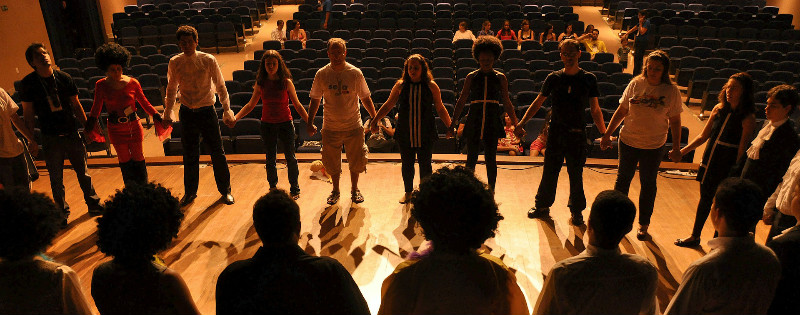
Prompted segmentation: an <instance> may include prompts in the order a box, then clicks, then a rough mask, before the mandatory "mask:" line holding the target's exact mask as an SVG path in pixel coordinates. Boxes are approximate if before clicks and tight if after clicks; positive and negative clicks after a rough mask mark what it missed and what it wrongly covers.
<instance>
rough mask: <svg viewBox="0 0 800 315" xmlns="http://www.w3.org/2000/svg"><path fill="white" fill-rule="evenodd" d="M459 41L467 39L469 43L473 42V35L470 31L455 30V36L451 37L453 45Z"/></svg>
mask: <svg viewBox="0 0 800 315" xmlns="http://www.w3.org/2000/svg"><path fill="white" fill-rule="evenodd" d="M459 39H469V40H471V41H475V35H473V34H472V31H470V30H466V31H463V32H462V31H461V30H457V31H456V34H455V35H454V36H453V42H454V43H455V42H456V41H457V40H459Z"/></svg>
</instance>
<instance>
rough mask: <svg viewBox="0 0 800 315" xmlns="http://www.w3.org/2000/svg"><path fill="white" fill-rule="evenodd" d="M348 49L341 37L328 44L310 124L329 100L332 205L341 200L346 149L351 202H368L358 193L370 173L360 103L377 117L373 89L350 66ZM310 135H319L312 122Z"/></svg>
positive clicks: (325, 158) (326, 136)
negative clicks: (364, 175) (360, 181)
mask: <svg viewBox="0 0 800 315" xmlns="http://www.w3.org/2000/svg"><path fill="white" fill-rule="evenodd" d="M346 57H347V46H346V45H345V42H344V40H343V39H341V38H331V39H330V40H329V41H328V58H329V59H330V61H331V62H330V63H329V64H328V65H326V66H325V67H322V68H321V69H319V71H317V74H316V76H314V84H313V85H312V86H311V93H310V96H311V104H310V105H309V109H308V115H309V116H308V117H309V121H310V122H313V120H312V119H313V117H314V116H315V115H316V114H317V110H318V109H319V105H320V101H321V99H322V98H323V97H324V98H325V112H324V115H323V119H322V164H323V165H324V166H325V170H326V171H327V172H328V174H330V175H331V181H332V182H333V191H331V195H330V196H328V200H327V202H328V204H330V205H333V204H336V203H337V202H338V201H339V195H340V194H339V178H340V177H341V172H342V154H341V152H342V146H344V149H345V153H346V154H347V163H348V165H349V168H350V182H351V183H352V187H351V191H350V194H351V199H352V200H353V202H355V203H361V202H363V201H364V196H362V195H361V191H359V190H358V175H359V174H360V173H362V172H365V171H366V170H367V153H368V150H367V146H366V145H365V144H364V129H362V127H361V112H360V111H359V107H358V101H359V100H361V103H362V104H363V105H364V108H365V109H366V110H367V112H368V113H369V114H370V116H372V117H375V105H374V104H373V103H372V98H370V92H369V87H368V86H367V81H366V80H365V79H364V74H362V73H361V70H359V69H358V68H356V67H354V66H353V65H351V64H349V63H347V61H346V59H345V58H346ZM307 126H308V127H307V128H308V132H309V134H313V133H314V132H316V129H315V127H314V126H313V124H312V123H308V124H307Z"/></svg>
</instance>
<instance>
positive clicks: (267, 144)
mask: <svg viewBox="0 0 800 315" xmlns="http://www.w3.org/2000/svg"><path fill="white" fill-rule="evenodd" d="M294 136H295V134H294V124H293V123H292V121H291V120H290V121H287V122H282V123H277V124H272V123H266V122H261V140H262V141H264V148H266V150H267V182H268V183H269V187H275V186H277V185H278V169H277V167H276V159H277V155H278V140H280V142H281V146H282V148H283V156H284V157H285V158H286V168H287V169H288V171H289V185H291V192H292V193H300V185H299V184H298V183H297V177H299V176H300V170H299V169H298V167H297V159H296V158H295V157H294Z"/></svg>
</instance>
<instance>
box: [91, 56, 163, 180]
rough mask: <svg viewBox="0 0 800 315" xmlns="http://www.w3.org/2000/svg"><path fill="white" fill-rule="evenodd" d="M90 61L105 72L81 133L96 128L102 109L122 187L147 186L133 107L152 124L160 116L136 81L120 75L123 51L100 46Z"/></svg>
mask: <svg viewBox="0 0 800 315" xmlns="http://www.w3.org/2000/svg"><path fill="white" fill-rule="evenodd" d="M94 58H95V62H96V63H97V67H98V68H100V69H102V70H103V71H105V72H106V77H105V78H102V79H100V80H98V81H97V84H95V89H94V104H93V105H92V112H91V113H90V114H89V117H88V118H87V120H86V126H85V130H86V131H87V132H90V131H91V130H92V129H94V128H96V126H97V119H98V117H100V111H102V110H103V106H105V107H106V111H107V112H108V134H109V137H110V138H111V143H112V144H113V145H114V149H115V150H116V151H117V159H119V168H120V170H121V171H122V179H123V181H125V184H126V185H128V184H130V183H137V184H144V183H147V182H148V179H147V166H146V164H145V162H144V153H143V152H142V139H143V133H144V128H142V123H141V122H139V117H138V116H136V103H137V102H138V103H139V106H141V107H142V109H144V111H145V112H147V113H148V114H150V115H152V116H153V119H154V120H155V121H156V123H160V122H161V115H160V114H159V113H158V112H157V111H156V109H155V108H154V107H153V105H150V102H149V101H148V100H147V98H146V97H145V96H144V92H143V91H142V86H141V85H140V84H139V81H138V80H136V79H135V78H132V77H129V76H127V75H124V74H122V71H123V70H124V69H125V68H126V67H127V66H128V61H130V59H131V54H130V53H129V52H128V50H127V49H125V47H122V46H120V45H118V44H115V43H108V44H104V45H103V46H100V47H99V48H97V51H96V52H95V54H94Z"/></svg>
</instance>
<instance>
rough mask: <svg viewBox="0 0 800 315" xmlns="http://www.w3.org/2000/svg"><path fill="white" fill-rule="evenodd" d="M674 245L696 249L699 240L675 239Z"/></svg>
mask: <svg viewBox="0 0 800 315" xmlns="http://www.w3.org/2000/svg"><path fill="white" fill-rule="evenodd" d="M675 245H678V246H680V247H697V246H700V238H699V237H694V236H690V237H687V238H684V239H677V240H675Z"/></svg>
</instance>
